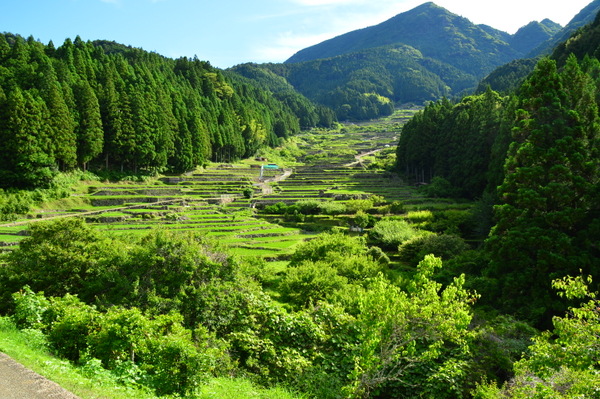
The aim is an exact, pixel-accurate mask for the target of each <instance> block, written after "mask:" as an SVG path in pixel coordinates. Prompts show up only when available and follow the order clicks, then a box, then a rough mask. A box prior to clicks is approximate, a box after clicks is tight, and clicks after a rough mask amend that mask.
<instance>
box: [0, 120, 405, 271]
mask: <svg viewBox="0 0 600 399" xmlns="http://www.w3.org/2000/svg"><path fill="white" fill-rule="evenodd" d="M397 134H398V133H397V129H389V130H386V129H383V131H382V130H381V129H380V130H379V131H372V130H369V128H368V127H363V126H361V127H357V126H348V127H347V128H346V129H342V130H341V131H340V132H337V133H329V132H320V133H314V132H312V133H306V134H305V135H303V136H301V139H302V140H303V142H304V145H303V149H304V151H305V155H304V157H303V158H302V159H300V161H301V162H303V166H296V167H295V168H294V169H264V170H263V171H262V175H261V168H260V164H259V163H257V162H253V164H252V162H250V163H244V164H237V165H230V164H223V165H213V166H211V167H208V168H205V169H201V170H197V171H195V172H193V173H188V174H186V175H182V176H164V177H162V178H160V179H158V180H156V181H152V182H150V183H146V184H141V183H124V184H110V183H93V184H90V185H89V186H88V187H87V190H86V192H85V193H80V194H77V195H76V197H74V199H76V200H77V204H78V205H77V206H72V202H68V201H65V204H68V205H65V206H64V207H62V208H61V207H60V206H58V207H56V208H55V209H50V210H43V211H42V210H40V211H38V212H37V213H34V214H32V215H29V218H28V219H23V220H18V221H16V222H13V223H9V224H4V225H0V245H2V246H5V247H10V246H12V245H16V244H17V243H18V242H19V241H20V240H21V239H22V238H23V237H24V236H25V235H26V234H27V225H28V224H29V223H35V222H36V221H39V220H46V219H49V218H56V217H82V218H85V220H86V221H87V222H88V223H90V224H92V225H94V226H96V227H97V228H98V229H101V230H104V231H110V232H112V233H113V234H127V235H138V234H140V235H141V234H144V233H146V232H147V231H148V230H149V229H152V228H159V227H160V228H165V229H172V230H178V231H187V230H193V231H197V232H202V233H205V234H206V235H207V236H209V237H214V238H215V239H217V240H218V241H219V242H221V243H224V244H227V245H229V246H230V247H231V249H232V251H233V252H234V253H236V254H238V255H240V256H259V257H264V258H267V259H270V260H281V259H285V258H286V257H287V256H288V255H289V254H290V253H291V252H292V251H293V248H294V247H295V246H296V245H297V244H298V243H299V242H301V241H303V240H305V239H307V238H309V237H311V236H313V234H314V233H309V232H306V231H303V230H301V229H300V228H295V227H282V226H281V225H279V224H277V223H276V221H277V220H276V219H275V218H268V217H267V218H263V217H258V216H257V214H256V208H261V207H264V206H265V205H266V204H270V203H276V202H285V203H293V202H295V201H298V200H302V199H311V198H312V199H318V200H321V201H331V200H334V201H347V200H349V199H352V198H366V197H368V196H371V195H373V194H375V195H379V196H382V197H383V198H385V199H386V200H388V201H390V202H391V201H405V200H414V199H415V194H414V190H413V189H412V188H410V187H407V186H405V185H404V184H403V182H402V181H401V180H400V179H399V178H397V177H395V176H393V175H390V174H389V173H384V172H381V171H377V170H370V169H367V168H366V161H365V159H366V157H365V158H363V156H362V155H361V154H371V153H375V152H376V151H380V150H389V149H391V148H393V146H394V144H395V141H396V140H397ZM249 193H252V194H253V195H252V198H247V197H249V195H248V194H249ZM316 218H318V217H316ZM325 219H327V218H326V217H325ZM332 225H335V223H332Z"/></svg>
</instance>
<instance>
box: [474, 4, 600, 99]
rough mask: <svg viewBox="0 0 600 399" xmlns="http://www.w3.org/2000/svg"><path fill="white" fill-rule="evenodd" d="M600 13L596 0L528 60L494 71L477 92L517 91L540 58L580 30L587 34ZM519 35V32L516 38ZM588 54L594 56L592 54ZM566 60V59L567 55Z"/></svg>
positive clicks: (536, 50)
mask: <svg viewBox="0 0 600 399" xmlns="http://www.w3.org/2000/svg"><path fill="white" fill-rule="evenodd" d="M599 11H600V0H594V1H593V2H592V3H590V4H589V5H588V6H586V7H585V8H584V9H583V10H581V11H580V12H579V13H578V14H577V15H576V16H575V17H574V18H573V19H572V20H571V21H570V22H569V23H568V24H567V26H565V27H564V28H563V29H561V30H560V31H559V32H557V33H555V34H554V35H553V36H552V37H551V38H550V39H548V40H546V41H544V42H543V43H542V44H541V45H539V46H538V47H536V48H535V49H534V50H532V51H531V52H530V53H529V54H527V57H526V58H523V59H519V60H515V61H511V62H509V63H508V64H505V65H501V66H500V67H498V68H496V69H495V70H494V71H492V72H491V73H490V74H489V75H488V76H486V77H485V78H484V79H483V80H482V81H481V82H480V84H479V87H478V89H477V91H478V92H483V91H485V88H486V87H488V86H489V87H491V88H492V90H496V91H500V92H508V91H512V90H515V89H516V88H517V87H518V86H519V85H520V84H521V83H522V82H523V80H525V78H526V77H527V75H529V74H530V73H531V72H532V71H533V68H534V66H535V64H536V63H537V60H538V59H539V57H540V56H543V55H550V54H552V52H553V51H554V49H555V48H556V47H557V46H559V45H560V44H561V43H563V46H564V43H565V42H569V43H571V42H572V41H573V40H574V38H576V37H579V36H580V34H581V33H576V32H578V30H582V31H583V32H586V31H587V30H588V28H585V25H586V24H591V23H592V22H593V21H594V20H595V19H596V16H597V15H598V12H599ZM542 22H543V21H542ZM522 29H523V28H522ZM518 34H519V32H517V34H515V36H516V35H518ZM571 36H573V37H571ZM577 46H578V45H575V46H573V47H572V49H571V50H570V51H573V52H575V53H576V54H577V51H576V50H575V48H576V47H577ZM587 53H588V54H592V53H590V52H587ZM567 55H568V54H567ZM577 56H578V57H580V55H579V54H577ZM564 58H565V59H566V55H565V57H564ZM580 58H581V57H580ZM563 61H564V60H563Z"/></svg>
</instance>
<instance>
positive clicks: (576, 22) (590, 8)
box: [527, 0, 600, 58]
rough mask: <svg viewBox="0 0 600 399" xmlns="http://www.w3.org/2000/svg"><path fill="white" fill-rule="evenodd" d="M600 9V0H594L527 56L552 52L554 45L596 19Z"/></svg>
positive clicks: (531, 56)
mask: <svg viewBox="0 0 600 399" xmlns="http://www.w3.org/2000/svg"><path fill="white" fill-rule="evenodd" d="M599 11H600V0H594V1H592V2H591V3H590V4H588V5H587V6H586V7H584V8H583V9H582V10H581V11H580V12H579V13H578V14H577V15H575V17H573V19H571V21H569V23H568V24H567V26H565V27H564V28H563V29H562V30H560V31H559V32H557V33H556V34H554V35H553V36H552V37H551V38H549V39H548V40H546V41H544V42H542V43H541V44H540V45H539V46H537V47H535V48H534V49H533V50H531V52H530V53H529V54H527V58H533V57H538V56H540V55H545V54H550V53H551V52H552V50H553V49H554V47H556V46H557V45H558V44H559V43H562V42H564V41H566V40H567V39H569V37H571V35H572V34H573V33H574V32H575V31H576V30H577V29H579V28H581V27H583V26H585V25H588V24H590V23H592V21H594V19H595V18H596V15H597V14H598V12H599Z"/></svg>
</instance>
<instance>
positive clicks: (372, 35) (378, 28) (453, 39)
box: [286, 2, 555, 77]
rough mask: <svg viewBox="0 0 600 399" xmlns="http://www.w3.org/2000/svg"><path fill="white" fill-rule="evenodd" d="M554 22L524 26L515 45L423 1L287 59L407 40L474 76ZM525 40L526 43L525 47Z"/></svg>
mask: <svg viewBox="0 0 600 399" xmlns="http://www.w3.org/2000/svg"><path fill="white" fill-rule="evenodd" d="M550 25H551V24H550V23H547V24H543V25H542V24H540V26H543V27H544V28H547V29H546V31H547V34H546V35H545V36H544V35H543V34H541V33H543V32H544V29H538V31H536V32H534V33H535V35H534V36H532V37H527V36H526V34H527V33H528V32H529V33H531V32H532V29H526V30H525V31H523V32H521V33H522V34H521V35H520V36H519V37H518V38H517V39H518V40H516V41H517V42H518V43H519V46H518V48H516V47H515V46H514V44H513V43H511V42H512V41H513V40H512V37H511V36H510V35H508V34H507V33H505V32H501V31H498V30H496V29H494V28H492V27H489V26H485V25H475V24H473V23H472V22H471V21H469V20H468V19H466V18H464V17H461V16H458V15H456V14H453V13H451V12H450V11H448V10H446V9H444V8H442V7H439V6H437V5H436V4H434V3H431V2H429V3H425V4H422V5H420V6H418V7H416V8H414V9H412V10H410V11H407V12H405V13H402V14H398V15H396V16H395V17H393V18H391V19H389V20H387V21H385V22H383V23H381V24H379V25H375V26H371V27H368V28H364V29H359V30H355V31H352V32H349V33H346V34H343V35H341V36H337V37H335V38H333V39H329V40H326V41H324V42H322V43H319V44H316V45H314V46H311V47H308V48H306V49H304V50H301V51H299V52H297V53H296V54H294V55H293V56H292V57H291V58H290V59H288V60H287V61H286V63H298V62H305V61H312V60H316V59H323V58H331V57H335V56H339V55H343V54H349V53H353V52H357V51H361V50H365V49H369V48H376V47H381V46H386V45H394V44H404V45H408V46H411V47H414V48H416V49H417V50H419V51H420V52H421V53H422V54H423V56H425V57H430V58H434V59H437V60H439V61H441V62H444V63H447V64H449V65H452V66H454V67H455V68H458V69H460V70H461V71H463V72H466V73H469V74H472V75H474V76H476V77H483V76H485V74H487V73H489V72H490V71H491V70H492V69H494V68H495V67H496V66H498V65H502V64H504V63H507V62H509V61H512V60H514V59H516V58H521V57H523V56H524V55H525V54H526V53H527V52H529V51H531V50H532V49H533V48H534V47H536V46H537V45H539V44H540V43H542V42H543V41H545V40H547V39H548V38H550V37H552V35H553V33H555V32H552V29H550V28H549V26H550ZM524 39H526V43H527V45H526V46H524V45H521V42H523V40H524Z"/></svg>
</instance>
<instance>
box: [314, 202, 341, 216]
mask: <svg viewBox="0 0 600 399" xmlns="http://www.w3.org/2000/svg"><path fill="white" fill-rule="evenodd" d="M319 210H320V211H321V212H322V213H324V214H325V215H341V214H342V213H344V212H346V205H344V204H343V203H341V202H335V201H325V202H321V203H320V204H319Z"/></svg>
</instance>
